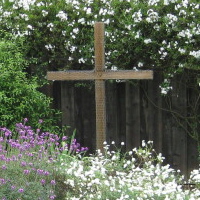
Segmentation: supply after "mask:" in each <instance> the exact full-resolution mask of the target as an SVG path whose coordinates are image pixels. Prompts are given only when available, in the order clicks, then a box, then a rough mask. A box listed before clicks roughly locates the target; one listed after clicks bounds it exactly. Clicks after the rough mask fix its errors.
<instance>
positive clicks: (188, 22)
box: [0, 0, 200, 77]
mask: <svg viewBox="0 0 200 200" xmlns="http://www.w3.org/2000/svg"><path fill="white" fill-rule="evenodd" d="M1 10H2V17H1V23H0V25H1V27H2V28H3V29H5V30H7V31H10V32H12V33H13V34H15V35H16V36H22V35H23V36H25V38H26V45H27V48H28V55H27V56H28V57H30V58H32V57H33V58H37V59H38V64H39V65H37V67H39V66H40V70H44V68H43V67H42V66H44V65H47V64H48V67H49V69H55V70H57V69H60V68H62V69H66V68H67V69H70V68H73V69H84V68H87V69H90V68H92V67H93V62H94V61H93V55H94V50H93V46H94V45H93V43H94V41H93V25H94V22H96V21H103V22H105V24H106V25H107V26H106V66H107V67H108V68H112V67H113V66H117V67H118V68H122V69H123V68H124V69H132V68H133V67H136V68H140V67H141V66H143V68H148V69H161V70H162V71H163V72H164V74H165V75H166V76H167V77H171V76H173V74H176V73H180V72H182V71H183V69H184V68H187V69H192V70H194V69H195V70H199V64H200V63H199V61H200V60H199V42H200V41H199V37H198V36H199V21H198V19H199V18H200V11H199V4H198V3H197V2H196V1H193V0H192V1H190V2H189V1H182V0H174V1H169V0H165V1H163V0H157V1H137V0H131V1H130V0H129V1H121V0H111V1H105V0H89V1H76V0H73V1H66V0H59V1H53V0H48V1H45V3H44V2H43V1H41V0H33V1H24V3H21V1H19V0H16V1H14V2H13V1H9V0H7V1H5V2H4V3H2V9H1ZM13 19H16V20H13ZM44 71H45V70H44Z"/></svg>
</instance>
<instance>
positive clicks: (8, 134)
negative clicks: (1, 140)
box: [4, 129, 12, 137]
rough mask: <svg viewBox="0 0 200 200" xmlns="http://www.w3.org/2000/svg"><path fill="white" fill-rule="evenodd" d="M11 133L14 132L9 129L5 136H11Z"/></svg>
mask: <svg viewBox="0 0 200 200" xmlns="http://www.w3.org/2000/svg"><path fill="white" fill-rule="evenodd" d="M11 135H12V132H11V131H10V130H8V129H7V130H6V131H5V133H4V136H5V137H8V136H11Z"/></svg>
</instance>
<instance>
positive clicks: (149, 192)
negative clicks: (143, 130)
mask: <svg viewBox="0 0 200 200" xmlns="http://www.w3.org/2000/svg"><path fill="white" fill-rule="evenodd" d="M122 144H123V143H122ZM104 148H105V152H104V153H102V152H100V151H99V150H97V152H96V154H95V155H90V156H89V157H82V159H80V158H79V159H78V158H76V159H75V158H72V157H69V156H64V157H61V159H60V166H59V171H60V173H61V174H63V175H65V176H66V180H65V182H64V183H65V188H68V190H67V191H66V198H65V199H66V200H71V199H76V200H78V199H87V200H96V199H101V200H106V199H109V200H125V199H129V200H147V199H148V200H150V199H152V200H154V199H156V200H174V199H179V200H186V199H188V200H189V199H190V200H195V199H199V198H200V193H199V190H198V189H193V190H192V191H189V190H183V188H182V184H183V183H184V179H183V176H181V174H180V172H178V171H175V170H174V169H172V168H170V166H169V165H163V159H164V158H163V157H162V155H161V154H158V155H157V154H155V152H154V150H153V149H152V142H151V141H150V142H148V143H145V142H144V141H143V142H142V147H140V148H138V149H136V148H135V149H133V150H132V151H129V152H127V153H126V154H125V155H123V154H122V153H121V151H120V149H119V150H116V151H111V150H110V145H108V144H105V147H104Z"/></svg>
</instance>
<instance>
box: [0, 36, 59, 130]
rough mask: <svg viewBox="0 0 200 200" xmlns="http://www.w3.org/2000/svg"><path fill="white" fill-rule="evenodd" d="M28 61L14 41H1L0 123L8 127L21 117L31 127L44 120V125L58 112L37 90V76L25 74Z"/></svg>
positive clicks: (53, 120)
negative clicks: (25, 119)
mask: <svg viewBox="0 0 200 200" xmlns="http://www.w3.org/2000/svg"><path fill="white" fill-rule="evenodd" d="M27 64H28V63H27V61H26V60H25V59H24V58H23V54H22V52H21V49H20V47H19V45H17V42H16V41H14V40H10V41H6V40H5V39H4V40H1V41H0V126H6V127H8V128H11V126H12V125H13V124H15V123H16V122H18V121H21V120H22V119H24V118H28V120H29V123H30V124H31V125H32V126H35V125H36V124H37V123H38V119H43V120H44V121H45V123H44V126H46V128H47V127H48V126H49V125H50V124H53V123H54V122H56V117H58V113H57V112H56V111H55V110H53V109H51V108H50V105H51V99H50V98H49V97H47V96H45V95H44V94H42V93H41V92H39V91H38V90H37V89H38V87H39V85H38V84H37V80H36V78H34V77H31V78H29V77H28V75H27V73H26V72H25V68H26V66H27Z"/></svg>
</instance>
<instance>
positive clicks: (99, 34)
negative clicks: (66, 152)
mask: <svg viewBox="0 0 200 200" xmlns="http://www.w3.org/2000/svg"><path fill="white" fill-rule="evenodd" d="M94 40H95V44H94V47H95V69H94V70H82V71H81V70H79V71H78V70H77V71H76V70H68V71H51V72H47V79H48V80H60V81H66V80H94V81H95V99H96V149H100V150H103V142H104V141H106V103H105V80H108V79H152V78H153V72H152V71H150V70H143V71H135V70H117V71H113V70H105V50H104V23H103V22H97V23H95V25H94Z"/></svg>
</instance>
